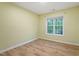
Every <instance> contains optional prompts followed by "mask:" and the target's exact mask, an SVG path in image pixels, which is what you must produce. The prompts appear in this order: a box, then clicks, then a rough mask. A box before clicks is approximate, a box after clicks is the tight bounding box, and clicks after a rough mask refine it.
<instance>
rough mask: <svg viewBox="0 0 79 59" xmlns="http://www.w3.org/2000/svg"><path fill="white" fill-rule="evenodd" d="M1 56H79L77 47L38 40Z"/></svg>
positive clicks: (78, 47)
mask: <svg viewBox="0 0 79 59" xmlns="http://www.w3.org/2000/svg"><path fill="white" fill-rule="evenodd" d="M0 55H1V56H79V46H74V45H68V44H63V43H58V42H54V41H48V40H42V39H38V40H35V41H33V42H30V43H28V44H25V45H23V46H20V47H17V48H15V49H12V50H9V51H7V52H4V53H1V54H0Z"/></svg>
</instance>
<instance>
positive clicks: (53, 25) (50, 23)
mask: <svg viewBox="0 0 79 59" xmlns="http://www.w3.org/2000/svg"><path fill="white" fill-rule="evenodd" d="M47 34H51V35H63V16H60V17H54V18H53V17H50V18H47Z"/></svg>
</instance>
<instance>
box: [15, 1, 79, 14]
mask: <svg viewBox="0 0 79 59" xmlns="http://www.w3.org/2000/svg"><path fill="white" fill-rule="evenodd" d="M16 4H17V5H19V6H21V7H23V8H25V9H28V10H30V11H32V12H34V13H37V14H44V13H49V12H54V11H58V10H62V9H67V8H71V7H75V6H79V2H16Z"/></svg>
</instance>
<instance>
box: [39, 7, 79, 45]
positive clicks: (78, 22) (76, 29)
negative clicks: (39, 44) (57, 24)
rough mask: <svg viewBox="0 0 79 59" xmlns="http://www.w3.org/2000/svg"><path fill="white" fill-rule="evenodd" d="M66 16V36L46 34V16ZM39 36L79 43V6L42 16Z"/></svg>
mask: <svg viewBox="0 0 79 59" xmlns="http://www.w3.org/2000/svg"><path fill="white" fill-rule="evenodd" d="M56 16H63V17H64V36H54V35H53V36H52V35H47V34H45V29H46V27H45V21H46V17H56ZM39 38H43V39H48V40H52V41H58V42H68V43H73V44H79V6H78V7H73V8H70V9H65V10H61V11H57V12H54V13H48V14H44V15H41V16H40V28H39Z"/></svg>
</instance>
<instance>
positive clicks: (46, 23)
mask: <svg viewBox="0 0 79 59" xmlns="http://www.w3.org/2000/svg"><path fill="white" fill-rule="evenodd" d="M56 17H61V16H55V17H46V18H45V19H46V21H45V34H46V35H50V36H52V35H54V36H64V18H63V34H62V35H61V34H55V33H54V34H49V33H47V25H48V22H47V20H48V18H56ZM62 17H63V16H62ZM54 32H55V29H54Z"/></svg>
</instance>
